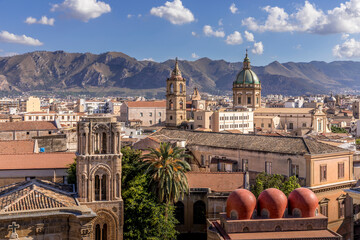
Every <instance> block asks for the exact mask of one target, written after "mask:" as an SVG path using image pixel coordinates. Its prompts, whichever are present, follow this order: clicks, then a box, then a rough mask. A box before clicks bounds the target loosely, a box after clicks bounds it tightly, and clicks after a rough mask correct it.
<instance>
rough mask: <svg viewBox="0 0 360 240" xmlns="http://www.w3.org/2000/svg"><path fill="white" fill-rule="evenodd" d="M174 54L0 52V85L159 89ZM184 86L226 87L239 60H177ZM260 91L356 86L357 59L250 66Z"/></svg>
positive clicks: (14, 88) (219, 90)
mask: <svg viewBox="0 0 360 240" xmlns="http://www.w3.org/2000/svg"><path fill="white" fill-rule="evenodd" d="M173 66H174V60H167V61H165V62H162V63H157V62H152V61H138V60H136V59H135V58H132V57H130V56H127V55H126V54H124V53H120V52H108V53H103V54H98V55H97V54H91V53H66V52H63V51H56V52H46V51H42V52H31V53H26V54H22V55H16V56H13V57H3V58H0V91H2V92H6V93H15V92H18V93H19V92H34V91H35V92H36V91H38V92H44V93H45V92H58V91H66V92H78V93H87V92H102V91H103V92H111V91H112V92H113V93H122V94H125V93H126V94H132V95H133V94H149V93H152V94H153V95H154V94H159V95H160V96H163V95H164V87H165V80H166V78H167V77H168V76H169V73H170V71H171V70H172V68H173ZM179 66H180V69H181V71H182V73H183V76H184V77H185V78H187V80H188V82H187V83H188V86H189V87H190V88H192V87H198V88H199V89H200V90H201V91H203V92H208V93H213V94H224V93H229V92H230V91H231V87H232V81H233V80H234V79H235V77H236V74H237V72H238V71H239V70H241V67H242V63H241V62H237V63H230V62H226V61H224V60H211V59H209V58H201V59H198V60H196V61H179ZM252 69H253V71H254V72H255V73H257V74H258V76H259V78H260V80H261V82H262V89H263V94H287V95H298V94H306V93H328V92H329V91H331V90H334V89H336V90H340V89H360V82H359V80H358V76H360V62H351V61H337V62H331V63H326V62H316V61H313V62H310V63H294V62H288V63H282V64H281V63H279V62H276V61H275V62H272V63H270V64H269V65H267V66H264V67H253V68H252Z"/></svg>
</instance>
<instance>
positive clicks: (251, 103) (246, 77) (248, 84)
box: [233, 50, 261, 110]
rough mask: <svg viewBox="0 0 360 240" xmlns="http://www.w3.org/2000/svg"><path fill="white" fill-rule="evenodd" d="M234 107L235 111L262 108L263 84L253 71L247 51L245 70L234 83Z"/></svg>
mask: <svg viewBox="0 0 360 240" xmlns="http://www.w3.org/2000/svg"><path fill="white" fill-rule="evenodd" d="M233 106H234V109H235V110H236V109H240V108H251V109H252V110H255V109H256V108H260V107H261V82H260V80H259V78H258V76H257V75H256V74H255V73H254V72H253V71H252V70H251V66H250V59H249V57H248V53H247V50H246V56H245V58H244V62H243V69H242V70H241V71H240V72H239V73H238V74H237V76H236V79H235V81H234V82H233Z"/></svg>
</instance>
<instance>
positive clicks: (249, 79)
mask: <svg viewBox="0 0 360 240" xmlns="http://www.w3.org/2000/svg"><path fill="white" fill-rule="evenodd" d="M234 83H235V84H260V81H259V78H258V77H257V75H256V74H255V73H254V72H253V71H251V70H250V69H243V70H241V71H240V72H239V73H238V75H237V76H236V80H235V81H234Z"/></svg>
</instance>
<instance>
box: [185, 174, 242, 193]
mask: <svg viewBox="0 0 360 240" xmlns="http://www.w3.org/2000/svg"><path fill="white" fill-rule="evenodd" d="M186 177H187V180H188V183H189V188H210V189H211V191H214V192H232V191H234V189H237V188H240V187H243V184H244V181H243V179H244V174H243V173H241V172H233V173H224V172H188V173H186Z"/></svg>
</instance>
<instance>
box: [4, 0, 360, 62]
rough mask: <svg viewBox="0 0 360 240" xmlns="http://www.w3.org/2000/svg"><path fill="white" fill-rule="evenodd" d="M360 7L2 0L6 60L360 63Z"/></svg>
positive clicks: (240, 1)
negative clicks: (79, 57)
mask: <svg viewBox="0 0 360 240" xmlns="http://www.w3.org/2000/svg"><path fill="white" fill-rule="evenodd" d="M359 33H360V0H348V1H339V0H322V1H319V0H316V1H311V0H309V1H290V0H276V1H274V0H253V1H245V0H232V1H229V0H170V1H164V0H101V1H100V0H50V1H44V0H31V1H29V0H0V56H3V57H4V56H12V55H16V54H22V53H26V52H32V51H42V50H46V51H56V50H63V51H66V52H82V53H84V52H91V53H96V54H99V53H104V52H109V51H117V52H123V53H125V54H127V55H129V56H131V57H135V58H136V59H138V60H145V59H146V60H154V61H157V62H162V61H165V60H167V59H170V58H175V57H179V59H184V60H189V61H195V60H197V59H199V58H202V57H208V58H210V59H214V60H218V59H224V60H225V61H230V62H239V61H242V60H243V58H244V54H245V50H246V49H248V52H249V57H250V60H251V62H252V64H253V65H255V66H263V65H266V64H269V63H271V62H273V61H279V62H309V61H313V60H317V61H326V62H331V61H337V60H353V61H360V35H359Z"/></svg>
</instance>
